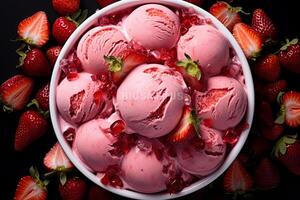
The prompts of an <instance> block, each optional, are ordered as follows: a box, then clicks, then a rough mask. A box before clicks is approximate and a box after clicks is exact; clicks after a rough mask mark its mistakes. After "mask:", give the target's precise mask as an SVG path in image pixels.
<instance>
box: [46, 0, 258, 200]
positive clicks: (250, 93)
mask: <svg viewBox="0 0 300 200" xmlns="http://www.w3.org/2000/svg"><path fill="white" fill-rule="evenodd" d="M148 3H158V4H162V5H166V6H171V7H172V6H173V7H174V6H175V7H176V6H177V7H184V8H192V9H193V10H195V12H197V13H199V14H201V15H202V16H204V17H205V18H209V19H211V21H212V23H213V24H214V26H215V27H216V28H217V29H219V30H220V31H221V32H222V33H223V34H224V36H225V37H226V38H227V39H228V41H229V42H230V44H231V46H232V47H233V49H234V50H235V52H236V54H237V56H238V57H239V59H240V62H241V66H242V70H243V74H244V78H245V85H246V91H247V97H248V108H247V113H246V118H247V122H248V124H249V128H248V129H247V130H245V131H244V132H243V133H242V134H241V136H240V138H239V141H238V142H237V143H236V145H235V146H234V148H233V149H232V150H231V151H230V153H229V154H228V155H227V157H226V159H225V160H224V162H223V164H222V165H221V166H220V167H219V168H218V169H217V170H216V171H215V172H213V173H212V174H210V175H208V176H207V177H205V178H203V179H200V180H198V181H196V182H195V183H193V184H191V185H190V186H188V187H186V188H184V189H183V190H182V191H181V192H180V193H177V194H169V193H167V192H161V193H155V194H144V193H139V192H135V191H131V190H126V189H117V188H113V187H109V186H106V185H103V184H102V183H101V181H100V180H99V177H97V175H96V174H94V173H92V172H90V171H88V169H87V168H86V167H85V166H84V164H83V163H82V162H80V161H79V160H78V158H77V157H76V156H75V155H74V154H73V151H72V149H71V147H70V146H69V145H68V143H67V142H66V141H65V139H64V137H63V133H62V131H61V129H60V123H59V115H58V110H57V107H56V87H57V84H58V81H59V77H60V72H61V70H60V67H59V63H60V61H61V60H62V59H63V58H64V57H65V56H66V55H68V53H69V51H70V50H71V49H72V48H73V46H74V45H75V43H76V42H77V41H78V40H79V38H80V37H81V36H82V35H83V34H84V33H85V32H86V31H87V30H89V29H90V28H91V27H92V26H93V25H94V24H95V22H97V19H98V18H99V17H101V16H103V15H106V14H108V13H111V12H115V11H117V10H122V9H124V8H129V7H133V6H139V5H143V4H148ZM49 98H50V100H49V104H50V117H51V121H52V125H53V128H54V132H55V135H56V137H57V139H58V142H59V143H60V144H61V146H62V148H63V150H64V152H65V153H66V155H67V156H68V158H69V159H70V160H71V161H72V163H73V164H74V166H75V167H76V168H77V169H78V170H79V171H80V172H81V173H82V174H83V175H84V176H86V177H87V178H88V179H90V180H91V181H92V182H94V183H95V184H97V185H98V186H100V187H102V188H104V189H106V190H108V191H110V192H112V193H115V194H117V195H120V196H123V197H127V198H132V199H149V200H155V199H173V198H178V197H182V196H185V195H188V194H191V193H193V192H195V191H197V190H199V189H201V188H203V187H205V186H207V185H208V184H210V183H211V182H213V181H214V180H215V179H217V178H218V177H219V176H221V175H222V174H223V173H224V172H225V170H226V169H227V168H228V167H229V166H230V165H231V163H232V162H233V161H234V160H235V159H236V157H237V155H238V154H239V152H240V151H241V149H242V147H243V146H244V144H245V142H246V139H247V137H248V135H249V131H250V128H251V125H252V121H253V115H254V98H255V96H254V85H253V79H252V74H251V71H250V67H249V64H248V61H247V59H246V57H245V55H244V53H243V51H242V49H241V48H240V46H239V45H238V43H237V41H236V40H235V39H234V37H233V35H232V34H231V32H230V31H229V30H228V29H227V28H226V27H225V26H224V25H223V24H222V23H221V22H219V21H218V20H217V19H216V18H215V17H214V16H212V15H211V14H210V13H208V12H207V11H205V10H204V9H202V8H200V7H197V6H195V5H193V4H191V3H189V2H186V1H182V0H177V1H174V0H143V1H139V0H122V1H118V2H116V3H114V4H111V5H109V6H107V7H105V8H103V9H101V10H99V11H97V12H96V13H94V14H93V15H91V16H90V17H89V18H88V19H87V20H86V21H84V22H83V23H82V24H81V25H80V26H79V27H78V28H77V29H76V30H75V32H74V33H73V34H72V35H71V36H70V38H69V39H68V41H67V42H66V43H65V45H64V46H63V48H62V50H61V53H60V55H59V57H58V59H57V62H56V64H55V66H54V70H53V73H52V76H51V82H50V94H49Z"/></svg>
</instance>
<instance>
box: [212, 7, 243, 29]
mask: <svg viewBox="0 0 300 200" xmlns="http://www.w3.org/2000/svg"><path fill="white" fill-rule="evenodd" d="M209 12H210V13H211V14H212V15H213V16H215V17H216V18H217V19H218V20H219V21H220V22H222V24H224V25H225V26H226V27H227V28H228V30H230V31H232V29H233V27H234V25H235V24H237V23H240V22H242V19H241V16H240V14H239V12H242V8H241V7H232V6H231V5H229V4H228V3H227V2H224V1H218V2H217V3H215V4H213V5H212V6H211V7H210V9H209Z"/></svg>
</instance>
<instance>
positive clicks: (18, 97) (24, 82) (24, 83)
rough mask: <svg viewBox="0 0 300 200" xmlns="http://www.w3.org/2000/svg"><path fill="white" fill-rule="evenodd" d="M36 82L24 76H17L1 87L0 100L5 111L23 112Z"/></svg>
mask: <svg viewBox="0 0 300 200" xmlns="http://www.w3.org/2000/svg"><path fill="white" fill-rule="evenodd" d="M33 86H34V81H33V80H32V79H31V78H28V77H26V76H23V75H16V76H13V77H11V78H10V79H8V80H7V81H5V82H4V83H2V85H1V86H0V99H1V102H2V103H3V104H4V105H5V106H4V107H3V109H4V110H7V111H12V110H22V109H23V108H24V106H25V105H26V103H27V102H28V100H29V96H30V94H31V92H32V90H33Z"/></svg>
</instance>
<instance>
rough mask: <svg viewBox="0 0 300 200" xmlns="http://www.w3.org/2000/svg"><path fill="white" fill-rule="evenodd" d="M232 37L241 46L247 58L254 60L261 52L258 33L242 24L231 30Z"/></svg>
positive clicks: (260, 41) (260, 39) (260, 40)
mask: <svg viewBox="0 0 300 200" xmlns="http://www.w3.org/2000/svg"><path fill="white" fill-rule="evenodd" d="M233 36H234V37H235V39H236V40H237V42H238V43H239V45H240V46H241V48H242V49H243V51H244V54H245V55H246V57H247V58H256V57H257V56H258V55H259V53H260V51H261V50H262V44H263V42H262V38H261V36H260V34H259V33H257V32H256V31H254V30H253V29H252V28H251V27H250V26H248V25H247V24H244V23H238V24H236V25H235V26H234V28H233Z"/></svg>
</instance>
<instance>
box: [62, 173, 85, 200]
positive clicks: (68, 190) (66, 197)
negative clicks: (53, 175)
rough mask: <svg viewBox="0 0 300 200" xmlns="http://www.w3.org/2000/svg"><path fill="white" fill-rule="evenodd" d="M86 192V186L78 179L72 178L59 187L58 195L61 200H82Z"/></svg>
mask: <svg viewBox="0 0 300 200" xmlns="http://www.w3.org/2000/svg"><path fill="white" fill-rule="evenodd" d="M86 191H87V184H86V182H85V181H84V180H83V179H81V178H79V177H72V178H70V179H69V180H67V182H66V183H65V184H63V185H62V184H60V185H59V193H60V196H61V198H62V199H63V200H82V199H84V196H85V193H86Z"/></svg>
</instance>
